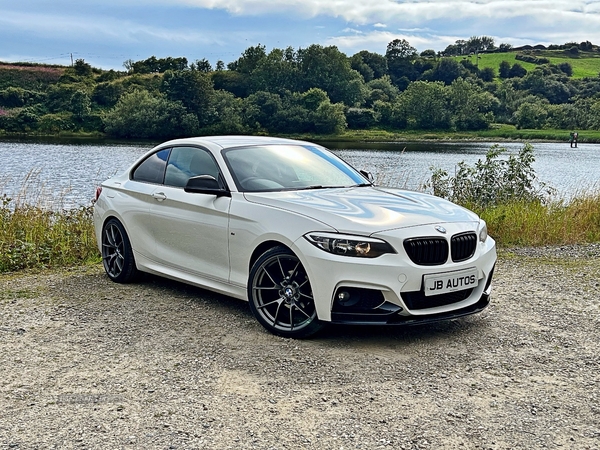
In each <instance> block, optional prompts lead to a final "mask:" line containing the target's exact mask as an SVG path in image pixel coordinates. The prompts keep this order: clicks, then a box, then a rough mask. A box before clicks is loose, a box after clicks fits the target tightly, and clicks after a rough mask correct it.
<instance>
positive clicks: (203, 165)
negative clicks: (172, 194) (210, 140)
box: [165, 147, 219, 187]
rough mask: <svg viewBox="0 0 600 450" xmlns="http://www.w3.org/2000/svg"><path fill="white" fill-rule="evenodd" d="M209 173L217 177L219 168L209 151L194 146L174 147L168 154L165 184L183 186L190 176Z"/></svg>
mask: <svg viewBox="0 0 600 450" xmlns="http://www.w3.org/2000/svg"><path fill="white" fill-rule="evenodd" d="M198 175H211V176H213V177H215V178H216V179H217V180H218V179H219V168H218V167H217V163H216V162H215V160H214V158H213V157H212V155H211V154H210V153H208V152H207V151H205V150H202V149H199V148H194V147H174V148H173V150H171V155H170V156H169V163H168V164H167V171H166V173H165V184H166V185H169V186H176V187H184V186H185V185H186V184H187V182H188V180H189V179H190V178H191V177H196V176H198Z"/></svg>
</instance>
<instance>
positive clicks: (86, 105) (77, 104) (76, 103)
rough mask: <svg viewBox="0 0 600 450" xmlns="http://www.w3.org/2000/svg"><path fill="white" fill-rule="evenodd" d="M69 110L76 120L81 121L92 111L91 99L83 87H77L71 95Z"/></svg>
mask: <svg viewBox="0 0 600 450" xmlns="http://www.w3.org/2000/svg"><path fill="white" fill-rule="evenodd" d="M70 106H71V107H70V110H71V112H72V113H73V115H74V116H75V117H76V118H77V120H78V121H80V122H82V121H83V120H84V119H85V118H86V117H87V116H89V114H90V112H91V111H92V101H91V100H90V96H89V94H88V93H87V92H86V91H84V90H83V89H78V90H77V91H75V92H74V93H73V95H72V96H71V105H70Z"/></svg>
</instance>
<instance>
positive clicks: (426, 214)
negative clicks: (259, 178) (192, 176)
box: [244, 186, 479, 234]
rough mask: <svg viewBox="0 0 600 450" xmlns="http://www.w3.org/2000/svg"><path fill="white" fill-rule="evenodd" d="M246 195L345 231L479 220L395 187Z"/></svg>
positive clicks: (442, 202)
mask: <svg viewBox="0 0 600 450" xmlns="http://www.w3.org/2000/svg"><path fill="white" fill-rule="evenodd" d="M244 196H245V197H246V199H247V200H248V201H250V202H253V203H258V204H261V205H265V206H271V207H274V208H279V209H284V210H287V211H292V212H295V213H298V214H302V215H304V216H308V217H311V218H313V219H316V220H318V221H320V222H323V223H325V224H327V225H329V226H331V227H333V228H335V229H336V230H338V231H339V232H342V233H361V234H364V233H365V232H368V233H369V234H372V233H376V232H381V231H386V230H392V229H397V228H406V227H412V226H418V225H426V224H435V223H447V222H476V221H478V220H479V218H478V217H477V215H476V214H474V213H472V212H471V211H469V210H467V209H465V208H462V207H460V206H458V205H455V204H454V203H451V202H449V201H447V200H444V199H441V198H439V197H435V196H432V195H428V194H424V193H420V192H413V191H406V190H401V189H392V188H380V187H372V186H371V187H352V188H331V189H313V190H302V191H285V192H260V193H258V192H257V193H245V194H244Z"/></svg>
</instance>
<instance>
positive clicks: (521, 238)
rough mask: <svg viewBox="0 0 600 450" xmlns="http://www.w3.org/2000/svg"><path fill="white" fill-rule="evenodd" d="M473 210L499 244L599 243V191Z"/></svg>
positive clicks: (503, 245) (508, 245) (505, 245)
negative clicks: (545, 201) (541, 201)
mask: <svg viewBox="0 0 600 450" xmlns="http://www.w3.org/2000/svg"><path fill="white" fill-rule="evenodd" d="M476 212H477V213H478V214H479V215H480V216H481V217H482V218H483V219H484V220H485V221H486V222H487V225H488V231H489V233H490V235H491V236H493V237H494V239H496V242H497V243H498V245H499V246H500V247H511V246H527V247H529V246H532V247H535V246H544V245H568V244H583V243H592V242H600V192H596V193H583V194H579V195H578V196H576V197H574V198H573V199H572V200H569V201H566V200H562V199H561V200H551V201H549V202H547V203H545V204H543V203H540V202H529V203H528V202H523V201H514V202H509V203H506V204H502V205H496V206H490V207H488V208H485V209H483V210H480V211H476Z"/></svg>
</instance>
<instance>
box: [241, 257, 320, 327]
mask: <svg viewBox="0 0 600 450" xmlns="http://www.w3.org/2000/svg"><path fill="white" fill-rule="evenodd" d="M248 300H249V301H250V309H251V310H252V313H253V314H254V316H255V317H256V319H257V320H258V321H259V322H260V324H261V325H262V326H264V327H265V328H266V329H267V330H269V331H270V332H271V333H273V334H276V335H279V336H284V337H293V338H303V337H308V336H310V335H312V334H314V333H316V332H317V331H319V330H320V329H321V328H322V327H323V324H322V323H321V322H319V320H318V318H317V310H316V307H315V301H314V298H313V293H312V288H311V286H310V281H309V279H308V275H307V273H306V270H305V269H304V266H303V265H302V263H301V262H300V260H299V259H298V257H297V256H296V255H294V253H293V252H292V251H291V250H289V249H288V248H286V247H274V248H272V249H270V250H268V251H266V252H265V253H264V254H263V255H261V257H260V258H258V260H257V261H256V262H255V263H254V265H253V266H252V270H251V271H250V279H249V281H248Z"/></svg>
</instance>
